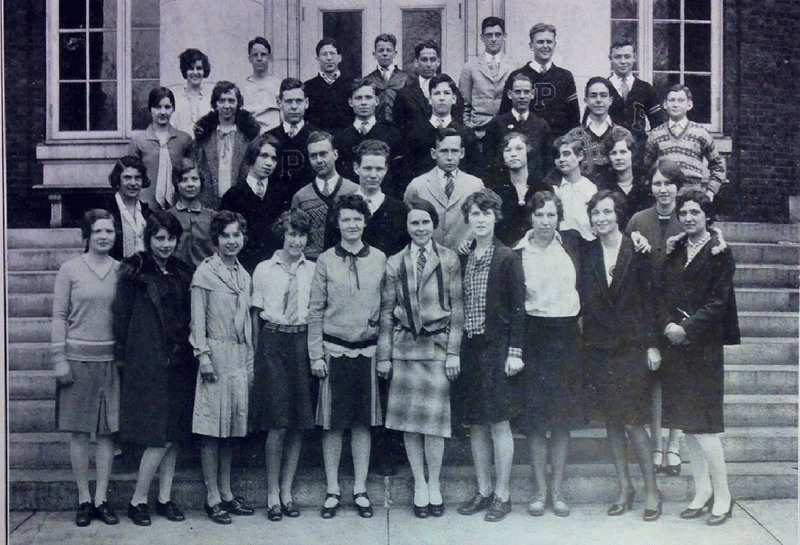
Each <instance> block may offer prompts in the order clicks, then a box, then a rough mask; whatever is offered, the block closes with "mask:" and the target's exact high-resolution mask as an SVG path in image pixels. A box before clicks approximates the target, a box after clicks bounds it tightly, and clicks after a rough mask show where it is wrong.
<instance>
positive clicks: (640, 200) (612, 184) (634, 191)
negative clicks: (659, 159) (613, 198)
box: [592, 165, 675, 236]
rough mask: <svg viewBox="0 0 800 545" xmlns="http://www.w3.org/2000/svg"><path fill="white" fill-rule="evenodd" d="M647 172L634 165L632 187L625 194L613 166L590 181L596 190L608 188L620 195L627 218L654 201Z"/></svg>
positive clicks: (648, 206)
mask: <svg viewBox="0 0 800 545" xmlns="http://www.w3.org/2000/svg"><path fill="white" fill-rule="evenodd" d="M648 174H649V173H648V172H646V171H644V170H643V169H642V168H640V167H638V166H636V165H634V167H633V187H632V188H631V191H630V193H627V194H626V193H625V192H624V191H622V189H620V187H619V185H617V173H616V171H615V170H614V169H613V168H608V169H606V170H605V171H601V172H598V173H597V175H596V176H595V177H594V179H592V181H593V182H594V184H595V185H596V186H597V190H598V191H601V190H603V189H610V190H611V191H616V192H618V193H619V194H620V195H622V197H623V198H624V199H625V213H626V214H627V216H628V218H631V217H633V215H634V214H636V213H637V212H641V211H642V210H645V209H647V208H650V207H651V206H653V203H654V202H655V198H654V197H653V192H652V190H651V188H650V178H649V176H648ZM673 234H675V233H673ZM670 236H671V235H670Z"/></svg>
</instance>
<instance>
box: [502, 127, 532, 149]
mask: <svg viewBox="0 0 800 545" xmlns="http://www.w3.org/2000/svg"><path fill="white" fill-rule="evenodd" d="M515 138H519V139H520V140H522V143H523V144H525V147H526V148H528V151H530V149H531V143H530V140H529V139H528V135H527V134H525V133H521V132H510V133H508V134H506V135H504V136H503V145H502V146H501V147H500V149H501V150H503V149H505V148H506V146H507V145H508V144H509V142H511V141H512V140H514V139H515Z"/></svg>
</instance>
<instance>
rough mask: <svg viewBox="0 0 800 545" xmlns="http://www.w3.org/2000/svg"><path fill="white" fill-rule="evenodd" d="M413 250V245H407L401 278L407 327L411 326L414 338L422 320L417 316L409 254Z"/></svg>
mask: <svg viewBox="0 0 800 545" xmlns="http://www.w3.org/2000/svg"><path fill="white" fill-rule="evenodd" d="M413 248H414V246H413V244H409V245H408V247H407V248H406V251H405V252H404V253H403V267H404V268H405V273H404V274H403V275H402V276H403V282H404V285H403V295H405V299H406V304H405V308H406V315H407V316H408V320H409V321H410V322H411V323H410V324H409V325H410V326H411V330H412V333H413V334H414V336H415V337H416V335H417V334H418V333H419V330H420V329H421V328H422V319H421V318H420V315H419V296H418V294H417V286H416V284H415V282H414V272H413V271H414V264H413V262H412V261H411V252H412V250H413Z"/></svg>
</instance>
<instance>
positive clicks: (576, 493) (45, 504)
mask: <svg viewBox="0 0 800 545" xmlns="http://www.w3.org/2000/svg"><path fill="white" fill-rule="evenodd" d="M301 464H302V462H301ZM727 469H728V479H729V485H730V488H731V493H732V494H733V496H734V497H735V498H737V499H740V500H744V499H767V498H770V499H776V498H796V497H797V467H796V464H792V463H787V462H748V463H730V464H728V468H727ZM630 473H631V476H632V479H633V483H634V487H635V488H636V489H637V491H638V493H639V494H638V495H637V502H636V504H635V506H634V508H635V509H636V510H641V509H642V500H641V491H642V488H643V484H642V480H641V477H640V473H639V469H638V467H636V466H635V465H633V464H632V465H631V466H630ZM530 475H531V472H530V467H529V466H527V465H518V466H515V467H514V468H513V470H512V474H511V490H512V493H513V495H514V496H513V497H514V499H515V502H516V504H517V505H516V507H515V509H523V508H524V503H525V502H527V501H528V498H530V497H532V496H533V492H534V491H533V484H532V479H531V477H530ZM657 479H658V485H659V488H660V490H661V492H662V494H663V496H664V501H667V502H687V501H690V500H691V498H692V496H693V494H694V487H693V484H692V478H691V471H690V470H689V467H688V465H687V466H686V467H684V471H682V474H681V475H679V476H677V477H666V476H658V477H657ZM264 480H265V479H264V468H263V467H262V468H251V469H244V470H235V471H234V472H233V483H232V484H233V489H234V490H235V491H236V492H237V493H240V494H243V495H244V496H245V497H246V498H248V499H249V500H250V501H251V502H252V503H253V505H254V506H255V507H257V508H259V509H263V508H264V507H265V503H266V486H265V483H264ZM9 481H10V482H9V488H10V492H11V497H13V498H14V505H13V509H15V510H27V511H37V510H47V511H63V510H72V509H74V508H75V497H76V489H75V483H74V482H73V477H72V472H71V471H70V470H67V469H36V470H24V469H21V470H11V471H10V472H9ZM135 481H136V473H135V472H126V473H114V474H113V475H112V481H111V484H110V487H109V503H110V504H111V505H112V506H113V507H114V508H115V509H117V511H118V512H122V513H124V507H125V506H126V504H127V502H129V501H130V497H131V495H132V493H133V487H134V484H135ZM340 482H341V486H342V492H343V494H342V496H343V498H345V499H344V500H343V501H342V505H343V506H350V505H352V504H351V501H350V498H349V493H350V491H351V490H352V486H353V479H352V477H351V476H349V475H344V474H343V475H342V477H341V481H340ZM156 486H157V485H156V484H155V483H154V485H153V489H151V501H152V502H154V501H155V499H154V494H155V487H156ZM616 489H617V487H616V477H615V476H614V467H613V466H612V465H610V464H570V465H568V466H567V470H566V478H565V482H564V494H565V496H566V499H567V501H568V502H570V503H572V504H581V503H610V502H611V501H612V500H613V498H614V495H615V494H616ZM474 490H475V475H474V470H473V469H472V467H470V466H458V467H444V468H443V470H442V495H443V496H444V499H445V502H446V503H447V504H448V505H449V506H451V505H453V504H455V503H457V502H460V501H463V500H464V499H466V498H469V497H471V496H472V494H473V493H474ZM367 491H368V492H369V495H370V498H371V499H372V501H373V502H374V503H375V504H377V505H393V506H409V505H411V502H412V499H413V479H412V477H411V473H410V471H409V470H408V469H403V470H402V471H401V472H400V473H398V475H396V476H394V477H381V476H378V475H375V474H372V473H371V474H370V476H369V478H368V479H367ZM293 495H294V499H295V501H296V502H297V503H298V504H299V505H300V506H302V507H303V508H306V509H313V510H314V511H316V509H318V507H319V506H320V505H321V504H322V502H323V500H324V497H325V477H324V474H323V472H322V470H321V469H319V468H311V469H309V468H303V467H301V468H300V470H299V471H298V474H297V477H296V478H295V487H294V491H293ZM172 497H173V499H174V500H175V501H176V502H177V503H178V504H180V505H182V506H184V507H186V508H189V509H196V508H199V507H200V506H201V505H202V504H203V502H204V501H205V486H204V484H203V479H202V476H201V474H200V470H199V469H197V468H192V469H179V471H178V472H177V475H176V478H175V484H174V486H173V494H172ZM259 515H260V516H263V513H257V514H256V516H259ZM309 515H312V514H309Z"/></svg>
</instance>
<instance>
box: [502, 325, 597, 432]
mask: <svg viewBox="0 0 800 545" xmlns="http://www.w3.org/2000/svg"><path fill="white" fill-rule="evenodd" d="M524 342H525V344H524V346H523V350H522V354H523V359H524V360H525V367H524V368H523V369H522V372H521V373H520V375H519V376H520V381H519V388H518V390H517V391H518V400H519V406H520V408H521V414H520V417H519V420H518V423H519V425H520V427H521V429H522V430H524V431H526V432H527V433H531V432H541V431H545V430H564V429H574V428H577V427H580V426H581V425H582V424H584V418H583V414H584V407H583V398H584V391H583V363H582V360H581V350H580V328H579V326H578V318H577V317H568V318H541V317H538V316H528V317H527V320H526V322H525V337H524Z"/></svg>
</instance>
